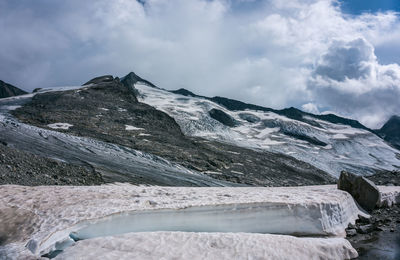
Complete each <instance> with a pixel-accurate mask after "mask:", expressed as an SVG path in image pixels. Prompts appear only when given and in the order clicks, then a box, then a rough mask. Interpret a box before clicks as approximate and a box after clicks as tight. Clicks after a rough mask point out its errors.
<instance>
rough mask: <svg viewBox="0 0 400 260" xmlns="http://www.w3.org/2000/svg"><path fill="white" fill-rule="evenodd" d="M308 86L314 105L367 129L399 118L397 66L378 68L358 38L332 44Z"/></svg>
mask: <svg viewBox="0 0 400 260" xmlns="http://www.w3.org/2000/svg"><path fill="white" fill-rule="evenodd" d="M308 86H309V88H310V91H311V92H312V94H313V99H314V100H317V101H318V104H320V105H321V104H323V105H324V106H328V107H331V108H333V111H334V112H336V113H338V114H341V115H345V116H353V117H356V118H358V119H359V120H360V121H361V122H362V123H364V124H366V125H367V126H371V127H376V126H379V125H382V124H383V123H384V122H385V121H386V120H387V117H388V116H390V115H392V114H400V103H399V100H400V66H399V65H397V64H390V65H381V64H379V63H378V61H377V58H376V56H375V54H374V48H373V46H372V45H371V44H370V43H369V42H367V41H366V40H365V39H362V38H359V39H355V40H352V41H349V42H345V41H335V42H332V44H331V46H330V47H329V48H328V50H327V52H326V53H325V54H323V55H322V56H321V58H320V60H319V61H318V62H317V65H316V66H315V69H314V71H313V75H312V77H311V78H310V81H309V83H308Z"/></svg>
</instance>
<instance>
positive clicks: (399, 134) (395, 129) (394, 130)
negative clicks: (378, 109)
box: [378, 115, 400, 149]
mask: <svg viewBox="0 0 400 260" xmlns="http://www.w3.org/2000/svg"><path fill="white" fill-rule="evenodd" d="M378 133H379V135H380V136H382V137H383V139H385V141H387V142H389V143H391V144H392V145H393V146H394V147H396V148H397V149H400V116H397V115H393V116H392V117H391V118H390V119H389V120H388V121H387V122H386V123H385V124H384V125H383V126H382V128H381V129H379V130H378Z"/></svg>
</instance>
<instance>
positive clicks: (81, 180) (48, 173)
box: [0, 143, 104, 186]
mask: <svg viewBox="0 0 400 260" xmlns="http://www.w3.org/2000/svg"><path fill="white" fill-rule="evenodd" d="M102 183H104V180H103V178H102V177H101V175H100V174H99V173H98V172H96V171H95V170H94V169H93V168H92V167H90V166H86V167H85V166H79V165H73V164H69V163H65V162H61V161H57V160H52V159H49V158H46V157H42V156H38V155H35V154H32V153H28V152H24V151H21V150H18V149H14V148H11V147H7V146H6V145H5V144H4V143H3V144H1V143H0V185H2V184H20V185H28V186H36V185H99V184H102Z"/></svg>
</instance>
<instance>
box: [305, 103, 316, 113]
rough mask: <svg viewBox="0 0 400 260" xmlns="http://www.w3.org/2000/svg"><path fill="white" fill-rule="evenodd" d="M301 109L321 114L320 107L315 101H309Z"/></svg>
mask: <svg viewBox="0 0 400 260" xmlns="http://www.w3.org/2000/svg"><path fill="white" fill-rule="evenodd" d="M301 109H302V110H303V111H306V112H308V113H313V114H320V112H319V109H318V107H317V105H316V104H314V103H307V104H304V105H302V106H301Z"/></svg>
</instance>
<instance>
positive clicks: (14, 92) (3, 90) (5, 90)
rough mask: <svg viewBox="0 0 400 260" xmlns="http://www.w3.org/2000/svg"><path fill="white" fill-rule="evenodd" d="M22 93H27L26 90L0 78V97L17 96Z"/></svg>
mask: <svg viewBox="0 0 400 260" xmlns="http://www.w3.org/2000/svg"><path fill="white" fill-rule="evenodd" d="M23 94H27V92H25V91H23V90H22V89H19V88H17V87H15V86H13V85H11V84H8V83H5V82H4V81H1V80H0V98H6V97H13V96H19V95H23Z"/></svg>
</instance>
